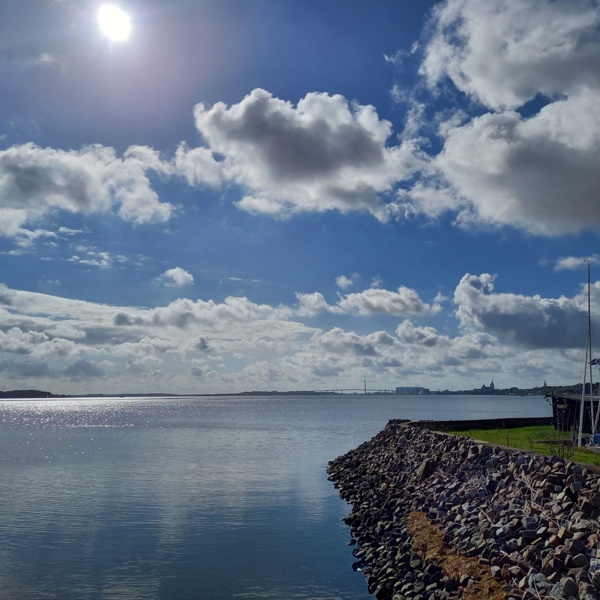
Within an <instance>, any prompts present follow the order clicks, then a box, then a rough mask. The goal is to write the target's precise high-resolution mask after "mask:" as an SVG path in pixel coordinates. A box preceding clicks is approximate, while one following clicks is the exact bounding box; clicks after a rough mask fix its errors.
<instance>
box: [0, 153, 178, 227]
mask: <svg viewBox="0 0 600 600" xmlns="http://www.w3.org/2000/svg"><path fill="white" fill-rule="evenodd" d="M144 161H146V162H144ZM148 169H153V170H157V169H161V170H164V169H162V168H161V166H160V161H158V159H157V155H156V153H154V151H151V150H149V149H145V150H144V149H141V148H139V147H134V148H132V149H130V150H129V151H128V152H126V153H125V155H124V157H123V158H118V157H117V155H116V153H115V151H114V150H113V149H112V148H107V147H103V146H99V145H96V146H88V147H86V148H83V149H82V150H79V151H74V150H72V151H64V150H56V149H52V148H40V147H39V146H36V145H35V144H31V143H28V144H23V145H21V146H13V147H10V148H8V149H6V150H3V151H0V234H1V235H6V236H16V235H25V236H26V235H27V232H26V231H24V227H25V226H26V225H27V224H31V223H35V222H36V221H39V220H40V219H42V218H44V217H47V216H48V215H50V214H51V213H52V212H53V211H55V210H63V211H68V212H82V213H105V212H109V211H111V210H116V212H117V214H119V215H120V216H121V217H122V218H123V219H125V220H127V221H132V222H134V223H156V222H164V221H166V220H168V219H169V218H170V216H171V213H172V211H173V207H172V206H171V205H170V204H168V203H166V202H160V201H159V199H158V196H157V194H156V192H155V191H154V190H153V189H152V188H151V185H150V181H149V179H148V177H147V175H146V171H147V170H148Z"/></svg>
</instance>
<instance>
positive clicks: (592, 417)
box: [587, 263, 597, 436]
mask: <svg viewBox="0 0 600 600" xmlns="http://www.w3.org/2000/svg"><path fill="white" fill-rule="evenodd" d="M591 287H592V284H591V278H590V263H588V339H587V343H588V348H589V354H588V361H587V367H588V368H589V370H590V416H591V425H592V427H591V429H592V432H591V433H592V436H593V435H594V434H595V433H596V419H597V416H596V415H595V414H594V413H595V410H594V380H593V379H592V361H593V359H592V301H591Z"/></svg>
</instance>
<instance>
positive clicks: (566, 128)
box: [397, 0, 600, 235]
mask: <svg viewBox="0 0 600 600" xmlns="http://www.w3.org/2000/svg"><path fill="white" fill-rule="evenodd" d="M433 15H434V17H433V20H432V25H431V31H432V32H433V33H432V34H431V36H430V38H429V39H428V40H427V45H426V47H425V58H424V60H423V63H422V65H421V74H422V75H423V76H424V77H425V78H426V80H427V82H428V83H429V85H430V86H431V87H432V88H433V89H437V88H439V87H440V86H442V85H443V84H444V82H447V81H451V82H452V83H453V85H454V86H455V87H456V89H458V90H459V91H460V92H463V93H464V94H466V95H468V96H469V97H470V98H471V99H472V100H473V101H474V103H476V104H478V106H476V107H475V108H476V110H477V113H476V115H475V116H474V117H473V118H471V119H468V118H466V115H465V113H464V112H463V111H462V110H460V109H458V108H457V110H456V111H455V113H453V114H452V113H450V114H447V115H445V117H444V120H443V121H442V122H441V123H440V127H439V131H438V133H439V135H440V136H441V138H442V141H443V149H442V151H441V152H440V153H439V154H438V155H437V156H435V157H432V160H431V161H430V163H429V165H428V170H425V169H424V173H425V175H426V177H425V178H423V179H422V180H421V181H419V182H418V183H417V184H415V185H414V186H413V188H412V189H411V190H409V191H407V192H404V191H402V192H400V202H399V205H398V207H397V210H398V214H403V213H404V214H411V213H425V214H427V215H429V216H431V217H438V216H439V215H441V214H442V213H444V212H446V211H453V212H456V213H457V223H459V224H460V225H461V226H463V227H477V226H482V225H483V226H510V227H515V228H519V229H523V230H525V231H527V232H530V233H534V234H538V235H564V234H569V233H577V232H580V231H583V230H586V229H598V228H600V205H599V204H598V202H597V193H596V191H597V189H598V187H599V186H600V174H599V173H600V169H599V165H598V159H597V157H598V155H599V154H600V104H599V103H598V102H597V98H598V96H599V94H600V70H598V67H597V65H598V64H599V59H600V40H599V39H598V36H597V35H596V34H595V32H596V30H597V27H598V24H599V23H600V8H599V7H598V5H597V4H595V3H591V2H587V1H584V0H574V1H565V0H560V1H550V0H522V1H515V0H491V1H490V2H480V1H478V0H447V1H446V2H443V3H442V4H440V5H438V7H437V8H436V9H435V10H434V12H433ZM534 99H535V100H540V102H541V104H540V106H542V108H541V109H540V110H538V111H537V112H535V110H533V111H532V110H530V108H528V106H527V105H526V103H527V102H529V101H530V100H534ZM544 104H545V105H544ZM482 107H483V108H485V109H487V110H488V112H484V113H483V114H481V108H482ZM517 109H518V110H517ZM421 123H422V124H423V121H421ZM413 129H415V128H414V127H413ZM414 135H416V133H415V134H414Z"/></svg>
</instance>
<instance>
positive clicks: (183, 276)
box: [158, 267, 194, 287]
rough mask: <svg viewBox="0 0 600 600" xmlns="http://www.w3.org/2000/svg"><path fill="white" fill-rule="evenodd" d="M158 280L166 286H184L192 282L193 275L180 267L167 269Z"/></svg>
mask: <svg viewBox="0 0 600 600" xmlns="http://www.w3.org/2000/svg"><path fill="white" fill-rule="evenodd" d="M158 281H159V282H160V283H162V284H163V285H165V286H167V287H184V286H186V285H192V283H194V276H193V275H191V274H190V273H188V272H187V271H186V270H185V269H182V268H181V267H174V268H173V269H167V270H166V271H165V272H164V273H163V274H162V275H161V276H160V277H159V278H158Z"/></svg>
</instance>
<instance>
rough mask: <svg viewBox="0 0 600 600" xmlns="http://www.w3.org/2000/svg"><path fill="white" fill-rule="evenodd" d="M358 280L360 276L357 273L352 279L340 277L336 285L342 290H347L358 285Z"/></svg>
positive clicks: (344, 276) (336, 279)
mask: <svg viewBox="0 0 600 600" xmlns="http://www.w3.org/2000/svg"><path fill="white" fill-rule="evenodd" d="M357 279H358V275H357V274H356V273H354V274H353V275H351V276H350V277H347V276H346V275H340V276H339V277H336V278H335V284H336V285H337V286H338V287H339V288H340V289H342V290H345V289H347V288H349V287H352V286H353V285H354V284H355V283H356V280H357Z"/></svg>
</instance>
